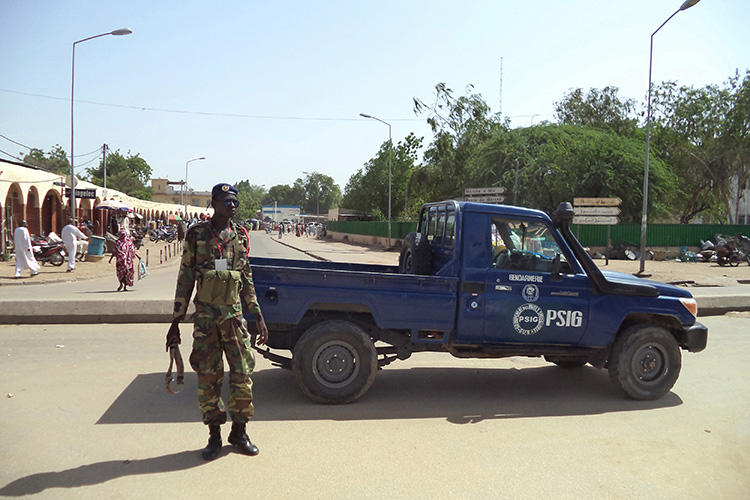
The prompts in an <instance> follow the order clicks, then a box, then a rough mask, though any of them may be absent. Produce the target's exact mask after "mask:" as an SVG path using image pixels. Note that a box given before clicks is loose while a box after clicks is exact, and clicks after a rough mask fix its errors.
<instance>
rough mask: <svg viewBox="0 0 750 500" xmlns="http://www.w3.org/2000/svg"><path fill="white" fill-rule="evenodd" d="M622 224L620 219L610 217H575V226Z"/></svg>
mask: <svg viewBox="0 0 750 500" xmlns="http://www.w3.org/2000/svg"><path fill="white" fill-rule="evenodd" d="M618 222H620V218H619V217H615V216H609V215H577V216H575V217H573V224H597V225H602V226H614V225H615V224H617V223H618Z"/></svg>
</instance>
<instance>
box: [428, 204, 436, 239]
mask: <svg viewBox="0 0 750 500" xmlns="http://www.w3.org/2000/svg"><path fill="white" fill-rule="evenodd" d="M436 231H437V210H436V209H435V207H432V208H430V213H429V215H428V216H427V241H429V242H430V243H432V242H433V240H434V239H435V233H436Z"/></svg>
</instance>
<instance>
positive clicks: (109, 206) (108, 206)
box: [94, 199, 133, 212]
mask: <svg viewBox="0 0 750 500" xmlns="http://www.w3.org/2000/svg"><path fill="white" fill-rule="evenodd" d="M94 208H95V209H97V208H98V209H101V210H124V211H126V212H132V211H133V207H131V206H130V205H128V204H127V203H125V202H123V201H120V200H114V199H113V200H104V201H103V202H101V203H99V204H98V205H97V206H95V207H94Z"/></svg>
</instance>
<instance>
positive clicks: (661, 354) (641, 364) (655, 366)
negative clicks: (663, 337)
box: [630, 344, 669, 385]
mask: <svg viewBox="0 0 750 500" xmlns="http://www.w3.org/2000/svg"><path fill="white" fill-rule="evenodd" d="M668 359H669V355H668V354H667V350H666V349H665V348H664V346H662V345H661V344H646V345H643V346H641V347H640V348H639V349H638V350H637V351H636V353H635V355H634V356H633V358H632V361H631V364H630V368H631V371H632V373H633V374H634V375H635V377H636V378H637V379H638V380H639V381H640V382H641V383H642V384H645V385H656V384H658V383H659V382H661V379H662V378H663V377H664V375H666V374H667V371H668V364H667V360H668Z"/></svg>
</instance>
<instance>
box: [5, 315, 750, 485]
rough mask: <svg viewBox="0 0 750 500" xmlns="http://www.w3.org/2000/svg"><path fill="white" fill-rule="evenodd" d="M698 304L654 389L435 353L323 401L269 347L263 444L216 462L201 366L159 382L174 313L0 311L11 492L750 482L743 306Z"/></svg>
mask: <svg viewBox="0 0 750 500" xmlns="http://www.w3.org/2000/svg"><path fill="white" fill-rule="evenodd" d="M705 321H706V323H707V325H708V327H709V331H710V332H711V336H710V339H709V346H708V349H707V350H706V351H704V352H703V353H699V354H687V353H685V354H684V356H683V361H684V363H683V371H682V374H681V377H680V379H679V380H678V382H677V385H676V386H675V388H674V390H673V392H671V393H669V394H668V395H667V396H665V397H664V398H662V399H660V400H658V401H654V402H636V401H631V400H627V399H624V398H622V397H620V396H619V395H618V394H617V393H616V392H614V388H613V386H612V385H611V384H610V383H609V380H608V376H607V374H606V373H605V372H603V371H599V370H595V369H593V368H583V369H580V370H573V371H566V370H561V369H559V368H557V367H554V366H551V365H548V364H545V363H544V362H542V361H540V360H537V359H527V358H510V359H505V360H459V359H454V358H451V357H450V356H448V355H439V354H433V353H429V354H426V353H425V354H418V355H415V356H414V357H413V358H412V359H410V360H407V361H405V362H400V363H394V364H393V365H390V366H388V367H387V368H385V369H384V370H383V371H381V372H379V373H378V377H377V379H376V380H375V384H374V386H373V388H372V389H371V390H370V392H369V393H368V394H367V395H366V396H365V397H364V398H363V399H362V400H361V401H359V402H357V403H355V404H351V405H344V406H324V405H315V404H312V403H310V402H308V401H307V400H306V399H305V398H304V396H302V395H301V393H300V392H299V391H298V390H297V388H296V387H295V386H294V384H293V376H292V375H291V374H290V373H289V372H286V371H283V370H281V369H279V368H275V367H271V366H269V364H268V362H266V361H265V360H262V359H259V362H258V370H257V372H256V374H255V376H254V380H255V384H256V401H257V415H256V418H255V420H254V422H252V423H251V424H250V426H249V431H250V436H251V437H252V438H253V439H254V440H255V441H256V442H257V443H258V445H259V446H260V449H261V454H260V456H258V457H255V458H248V457H245V456H241V455H238V454H236V453H233V452H232V451H231V448H230V447H228V446H227V447H225V449H224V451H223V453H222V456H221V457H220V458H219V459H217V460H216V461H215V462H212V463H205V462H203V461H202V460H201V459H200V457H199V454H198V450H199V449H200V448H202V447H203V446H204V445H205V440H206V430H205V428H204V426H203V425H202V424H200V423H199V415H198V411H197V408H196V401H195V393H194V391H195V378H194V375H193V373H192V372H189V373H188V374H187V375H188V376H187V385H186V389H185V390H184V391H183V392H182V393H180V394H178V395H177V396H168V395H167V394H166V393H165V392H164V390H163V388H162V381H163V375H162V373H163V370H165V369H166V364H167V358H166V355H165V353H164V352H163V339H164V326H165V325H161V324H159V325H148V324H141V325H84V326H74V325H50V326H33V325H26V326H0V391H1V392H0V395H1V396H2V398H1V399H0V415H2V421H3V425H2V426H1V427H0V443H2V449H3V452H2V455H1V458H0V496H6V495H7V496H20V495H35V496H36V497H38V498H55V499H59V498H84V497H86V498H196V497H199V496H204V497H205V496H208V495H209V494H211V495H212V496H217V497H218V496H224V497H234V496H236V495H237V494H238V492H239V491H242V490H247V494H248V495H252V496H253V497H256V498H299V497H305V498H472V499H473V498H546V497H550V498H601V497H606V498H628V499H629V498H649V499H652V498H680V499H683V498H701V499H702V498H712V499H720V498H746V495H747V491H748V490H749V489H750V475H748V473H747V472H748V470H750V424H749V423H748V422H749V420H748V415H750V386H748V384H747V383H746V371H747V366H748V363H749V362H750V355H749V354H748V353H750V337H748V335H747V331H748V329H750V319H748V318H729V317H713V318H706V320H705ZM57 345H60V346H64V347H56V346H57ZM185 351H186V346H183V354H185ZM8 393H12V394H13V397H12V398H8V397H6V394H8ZM225 427H226V429H225V435H226V432H227V431H228V426H225Z"/></svg>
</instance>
